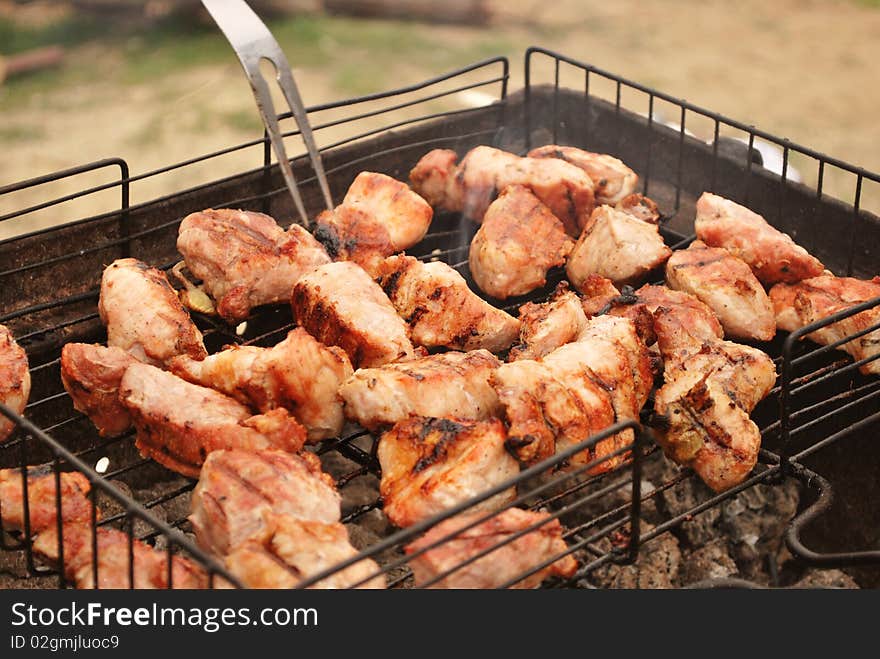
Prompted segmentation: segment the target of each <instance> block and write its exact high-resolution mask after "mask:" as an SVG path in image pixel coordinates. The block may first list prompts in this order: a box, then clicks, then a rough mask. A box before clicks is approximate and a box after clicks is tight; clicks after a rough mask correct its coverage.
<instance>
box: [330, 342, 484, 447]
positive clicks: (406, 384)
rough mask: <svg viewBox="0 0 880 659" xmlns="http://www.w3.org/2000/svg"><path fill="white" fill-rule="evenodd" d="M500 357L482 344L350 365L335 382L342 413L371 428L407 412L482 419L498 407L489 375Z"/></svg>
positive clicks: (405, 416)
mask: <svg viewBox="0 0 880 659" xmlns="http://www.w3.org/2000/svg"><path fill="white" fill-rule="evenodd" d="M500 364H501V362H499V361H498V359H497V358H496V357H495V356H494V355H492V354H491V353H490V352H488V351H486V350H474V351H472V352H467V353H464V352H444V353H441V354H437V355H428V356H427V357H420V358H418V359H413V360H410V361H407V362H400V363H396V364H386V365H385V366H381V367H379V368H362V369H359V370H357V371H355V373H354V375H353V376H352V377H351V378H349V379H348V381H347V382H345V383H344V384H343V385H342V386H341V387H340V388H339V395H340V396H341V397H342V400H343V401H345V414H346V416H348V417H349V418H351V419H355V420H356V421H357V422H358V423H359V424H360V425H362V426H363V427H364V428H369V429H370V430H375V429H376V428H378V427H379V426H382V425H386V424H387V425H390V424H394V423H397V422H398V421H400V420H402V419H406V418H407V417H409V416H412V415H416V416H434V417H449V418H458V419H488V418H489V417H492V416H495V415H496V414H497V413H498V412H499V411H500V407H499V402H498V396H497V395H496V394H495V390H494V389H493V388H492V387H491V386H490V385H489V376H490V375H491V374H492V372H493V371H494V370H495V369H496V368H498V366H500Z"/></svg>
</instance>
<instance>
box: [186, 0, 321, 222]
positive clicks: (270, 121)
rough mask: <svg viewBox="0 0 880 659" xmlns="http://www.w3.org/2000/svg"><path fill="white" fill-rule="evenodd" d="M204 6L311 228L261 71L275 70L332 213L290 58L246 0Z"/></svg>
mask: <svg viewBox="0 0 880 659" xmlns="http://www.w3.org/2000/svg"><path fill="white" fill-rule="evenodd" d="M202 4H203V5H205V8H206V9H207V10H208V13H210V14H211V17H212V18H213V19H214V21H215V22H216V23H217V25H218V26H219V27H220V29H221V30H222V31H223V34H224V35H226V38H227V39H228V40H229V43H230V44H231V45H232V49H233V50H234V51H235V54H236V55H238V59H239V60H240V61H241V65H242V67H244V72H245V74H246V75H247V78H248V82H250V83H251V89H252V90H253V92H254V98H255V99H256V101H257V108H258V109H259V111H260V116H261V117H262V118H263V124H264V125H265V127H266V132H267V133H268V134H269V140H270V141H271V142H272V148H273V149H274V150H275V157H276V158H278V164H279V166H280V167H281V173H282V175H283V176H284V182H285V183H286V184H287V188H288V190H290V194H291V196H292V197H293V203H294V204H295V205H296V209H297V211H299V215H300V218H302V224H303V226H305V227H309V226H310V222H309V216H308V214H307V213H306V209H305V206H304V205H303V201H302V197H301V196H300V194H299V188H298V187H297V183H296V179H295V178H294V176H293V170H292V169H291V167H290V161H289V160H288V159H287V152H286V150H285V149H284V140H283V139H282V137H281V129H280V127H279V126H278V115H277V114H276V113H275V106H274V105H273V103H272V96H271V94H270V93H269V85H268V83H267V82H266V78H265V77H263V73H262V71H260V61H261V60H267V61H269V62H271V63H272V65H273V66H274V67H275V72H276V75H275V80H276V81H277V82H278V86H279V87H281V91H282V93H283V94H284V98H285V100H286V101H287V105H288V107H289V108H290V111H291V112H292V113H293V117H294V119H296V123H297V126H299V131H300V134H301V135H302V138H303V142H305V145H306V149H307V150H308V152H309V158H310V159H311V162H312V169H314V171H315V176H316V177H317V179H318V185H319V186H320V187H321V192H322V194H323V195H324V203H325V204H326V206H327V209H328V210H332V209H333V199H332V197H331V196H330V188H329V186H328V185H327V176H326V175H325V174H324V165H323V163H322V162H321V153H320V152H319V151H318V147H317V145H316V144H315V138H314V136H313V135H312V128H311V126H310V125H309V118H308V116H307V115H306V110H305V107H303V103H302V99H301V98H300V96H299V90H298V89H297V87H296V82H294V80H293V74H292V73H291V71H290V65H289V64H288V63H287V58H286V57H285V56H284V52H283V51H282V50H281V46H279V45H278V42H277V41H276V40H275V37H273V36H272V33H271V32H269V28H267V27H266V25H265V23H263V21H261V20H260V18H259V16H257V15H256V14H255V13H254V11H253V9H251V8H250V7H249V6H248V4H247V3H246V2H245V1H244V0H202Z"/></svg>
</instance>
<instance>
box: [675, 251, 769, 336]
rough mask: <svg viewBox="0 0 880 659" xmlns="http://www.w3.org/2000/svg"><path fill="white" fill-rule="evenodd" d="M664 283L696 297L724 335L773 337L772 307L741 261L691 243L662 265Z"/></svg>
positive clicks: (727, 253)
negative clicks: (664, 269)
mask: <svg viewBox="0 0 880 659" xmlns="http://www.w3.org/2000/svg"><path fill="white" fill-rule="evenodd" d="M666 283H667V285H668V286H669V287H670V288H674V289H676V290H679V291H684V292H685V293H690V294H691V295H694V296H696V297H697V298H699V300H700V301H701V302H704V303H705V304H706V305H707V306H708V307H709V308H710V309H712V311H713V312H714V313H715V315H716V316H718V320H719V321H720V322H721V326H722V327H723V328H724V332H725V334H726V335H727V336H729V337H732V338H738V339H755V340H758V341H769V340H770V339H772V338H773V336H774V335H775V334H776V322H775V320H774V318H773V305H772V304H770V298H768V297H767V293H765V292H764V289H763V287H762V286H761V283H760V282H759V281H758V280H757V279H756V278H755V275H754V274H752V271H751V269H750V268H749V266H748V265H747V264H746V263H745V261H743V260H742V259H738V258H737V257H735V256H732V255H731V254H730V253H729V252H728V251H727V250H724V249H720V248H717V247H709V246H707V245H706V244H705V243H703V242H702V241H699V240H695V241H694V242H693V243H692V244H691V246H690V247H688V248H687V249H683V250H678V251H677V252H675V253H674V254H673V255H672V256H671V257H670V258H669V261H668V262H667V263H666Z"/></svg>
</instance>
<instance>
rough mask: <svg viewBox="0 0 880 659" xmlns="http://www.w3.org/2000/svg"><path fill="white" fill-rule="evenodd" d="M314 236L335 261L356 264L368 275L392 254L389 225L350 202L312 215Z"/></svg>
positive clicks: (393, 250)
mask: <svg viewBox="0 0 880 659" xmlns="http://www.w3.org/2000/svg"><path fill="white" fill-rule="evenodd" d="M315 238H317V239H318V240H319V241H320V242H321V244H323V245H324V247H325V249H326V250H327V253H328V254H330V256H332V257H333V259H334V260H336V261H351V262H352V263H356V264H358V265H359V266H360V267H362V268H363V269H364V270H366V271H367V273H369V274H370V276H372V275H374V274H375V272H376V268H377V266H378V265H379V264H380V263H381V262H382V259H384V258H385V257H387V256H390V255H391V254H394V253H395V252H396V251H398V250H396V249H394V244H393V243H392V242H391V236H389V235H388V229H387V228H386V227H385V226H384V225H383V224H381V223H380V222H377V221H376V220H375V218H373V217H372V216H371V215H369V214H368V213H367V212H366V211H363V210H361V209H360V208H356V207H353V206H345V205H341V206H337V207H336V208H334V209H333V210H332V211H323V212H322V213H321V214H320V215H318V217H317V218H315Z"/></svg>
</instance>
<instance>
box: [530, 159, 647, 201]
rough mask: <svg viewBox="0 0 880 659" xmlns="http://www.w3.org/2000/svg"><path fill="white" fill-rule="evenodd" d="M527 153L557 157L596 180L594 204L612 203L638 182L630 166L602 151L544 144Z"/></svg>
mask: <svg viewBox="0 0 880 659" xmlns="http://www.w3.org/2000/svg"><path fill="white" fill-rule="evenodd" d="M529 157H530V158H558V159H559V160H564V161H565V162H570V163H571V164H572V165H574V166H575V167H579V168H581V169H582V170H584V171H585V172H586V173H587V174H588V175H589V177H590V179H592V181H593V183H595V184H596V189H595V193H596V204H616V203H618V202H619V201H621V200H623V198H624V197H626V196H627V195H630V194H632V193H633V192H635V189H636V186H637V185H638V183H639V177H638V175H637V174H636V173H635V172H634V171H633V170H631V169H630V168H629V167H627V166H626V165H625V164H624V163H623V161H621V160H619V159H617V158H615V157H614V156H610V155H608V154H606V153H591V152H590V151H584V150H583V149H578V148H576V147H573V146H558V145H556V144H548V145H546V146H541V147H538V148H537V149H532V150H531V151H529Z"/></svg>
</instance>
